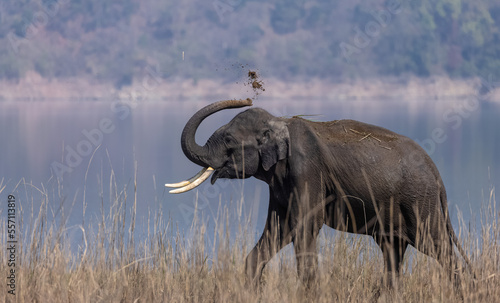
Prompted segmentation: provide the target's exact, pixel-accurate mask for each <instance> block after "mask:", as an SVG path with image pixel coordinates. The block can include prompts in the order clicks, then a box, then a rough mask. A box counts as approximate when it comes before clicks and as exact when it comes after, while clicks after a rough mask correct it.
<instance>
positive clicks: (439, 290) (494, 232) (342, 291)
mask: <svg viewBox="0 0 500 303" xmlns="http://www.w3.org/2000/svg"><path fill="white" fill-rule="evenodd" d="M113 186H115V187H113ZM22 188H23V186H19V187H18V189H17V192H19V193H20V197H18V198H17V200H18V201H17V204H18V205H17V220H18V221H19V222H16V224H17V225H16V228H17V234H18V240H19V242H18V243H17V247H16V248H17V250H16V254H15V258H16V267H15V270H16V272H15V279H16V280H15V295H12V294H9V293H8V290H10V288H8V286H7V283H8V279H7V277H8V275H9V271H10V269H12V267H8V261H9V258H10V254H9V251H8V250H7V249H8V243H7V240H8V239H7V235H8V233H7V222H6V221H7V208H5V207H4V208H2V214H1V216H0V218H1V220H0V237H1V243H2V244H1V245H2V247H1V249H0V258H1V260H2V262H1V265H0V266H1V272H2V275H1V276H2V277H3V279H4V280H3V281H1V282H0V298H3V299H4V301H5V302H377V301H378V302H457V301H460V300H461V298H460V295H459V294H457V292H456V291H455V289H454V287H453V283H452V282H451V281H450V280H449V279H448V278H447V275H446V272H445V270H443V268H441V267H440V266H439V265H438V263H437V262H436V261H435V260H434V259H431V258H429V257H427V256H425V255H423V254H421V253H419V252H417V251H416V250H415V249H411V250H408V251H407V253H406V256H405V261H404V265H403V273H402V275H401V277H400V278H399V280H398V283H397V284H396V288H395V289H394V290H391V291H389V290H387V289H386V288H385V287H384V286H383V283H382V280H381V277H382V272H383V260H382V254H381V252H380V249H379V248H378V246H377V245H376V244H375V243H374V242H373V240H372V239H371V238H370V237H367V236H352V235H348V234H346V233H341V232H336V233H331V232H328V233H325V232H322V233H321V235H320V236H321V239H320V241H318V242H319V247H318V251H319V252H320V259H319V260H320V266H319V268H320V270H319V273H318V275H319V279H318V280H317V283H316V285H314V286H313V288H312V289H310V290H309V291H305V290H304V289H303V288H302V286H301V285H302V284H301V283H300V282H299V280H298V279H297V273H296V268H295V257H294V255H293V250H291V249H289V248H290V247H287V248H288V249H284V251H282V252H281V253H280V254H278V255H277V256H276V257H275V258H274V259H273V260H272V261H271V262H270V263H269V264H268V266H267V267H266V269H265V271H264V276H263V283H262V285H261V287H260V289H259V290H258V291H253V290H251V289H249V288H247V287H246V286H245V278H244V274H243V268H244V259H245V256H246V254H247V253H248V252H249V251H250V249H251V248H252V246H253V245H254V243H255V242H254V241H255V239H254V237H253V234H252V232H250V231H249V230H248V229H247V226H248V224H246V223H245V222H247V221H246V220H245V219H244V218H243V217H239V216H237V215H234V214H232V213H231V212H230V211H229V210H228V209H224V208H221V209H219V212H218V214H217V218H216V222H217V223H218V224H217V225H216V226H215V227H212V228H208V227H207V224H205V223H204V221H203V220H197V219H195V220H194V222H193V223H192V227H191V231H187V232H186V233H185V234H183V233H181V232H179V231H178V230H177V228H176V222H175V221H174V220H166V219H165V218H167V217H168V216H167V215H164V214H163V213H161V212H157V210H152V212H151V213H154V215H153V214H152V215H151V216H150V218H149V219H148V223H150V224H147V226H151V228H150V229H148V231H147V232H146V233H145V234H144V236H141V237H140V238H138V237H137V236H136V237H135V238H134V236H133V235H134V229H135V228H136V227H135V225H136V224H139V223H140V222H136V220H135V210H136V208H137V207H138V204H139V202H138V201H137V200H136V198H135V196H132V197H127V195H125V194H124V192H123V191H121V190H119V189H118V187H116V185H113V184H112V185H111V186H110V188H111V190H110V191H111V192H114V193H115V194H113V195H112V197H110V200H109V201H104V200H103V201H102V207H101V210H100V214H99V215H98V216H96V217H95V220H91V222H88V223H87V222H84V223H82V225H80V226H67V224H66V223H64V222H65V219H64V218H59V220H52V219H50V218H51V217H54V215H53V214H52V213H53V212H54V209H55V210H57V207H55V206H54V205H59V204H60V203H61V201H57V199H59V198H58V197H57V193H55V194H54V193H53V192H49V191H48V190H46V189H43V188H42V189H40V188H35V189H34V188H33V187H32V186H26V185H24V188H26V189H22ZM2 189H3V190H5V187H3V186H2V185H1V184H0V193H1V191H2ZM33 192H34V193H33ZM21 196H23V197H21ZM38 197H40V199H41V204H42V207H40V208H39V209H33V208H30V207H29V205H30V203H31V202H36V201H34V200H36V199H38ZM54 197H55V198H54ZM30 199H32V200H33V201H30ZM54 199H55V200H56V201H54ZM21 200H23V201H22V205H23V207H20V205H21V203H20V202H19V201H21ZM4 202H6V201H2V203H4ZM38 202H40V201H38ZM73 202H76V203H81V201H73ZM483 204H484V207H483V208H482V212H481V214H475V217H476V219H477V220H480V224H478V225H480V230H476V229H474V228H472V227H471V229H470V230H469V227H468V226H469V225H468V224H466V223H464V222H463V220H462V224H461V226H455V227H454V228H455V231H456V233H457V234H458V235H459V237H460V240H461V242H462V243H463V245H464V248H465V250H466V252H467V254H468V255H469V257H470V259H471V260H472V264H473V268H474V271H475V273H476V279H473V276H472V274H471V273H469V272H468V271H465V272H464V273H463V276H462V289H463V294H464V298H463V300H464V301H466V302H499V300H500V224H499V223H500V222H499V217H500V213H499V210H497V209H496V208H495V205H496V200H495V194H494V190H491V192H490V195H489V197H487V198H485V201H483ZM61 213H64V212H61ZM56 217H57V216H56ZM126 217H127V220H125V218H126ZM126 222H127V223H126ZM230 222H231V226H235V224H234V223H235V222H236V223H238V222H239V225H238V226H239V228H234V229H230V228H229V227H228V226H229V223H230ZM143 223H144V222H143ZM473 225H474V224H471V226H473ZM23 226H24V228H21V227H23ZM75 229H76V230H77V231H78V232H79V233H80V234H81V235H82V236H81V242H80V243H79V249H77V252H75V250H74V249H71V248H70V246H71V245H75V244H74V243H73V244H72V243H71V241H70V240H69V237H68V236H67V235H68V231H69V230H75ZM258 229H259V230H260V227H259V228H258ZM187 235H189V236H187ZM208 239H210V240H208ZM229 239H231V240H229Z"/></svg>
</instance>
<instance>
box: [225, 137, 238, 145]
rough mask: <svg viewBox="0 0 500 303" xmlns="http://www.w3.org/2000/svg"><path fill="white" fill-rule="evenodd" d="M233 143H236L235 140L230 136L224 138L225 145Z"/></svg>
mask: <svg viewBox="0 0 500 303" xmlns="http://www.w3.org/2000/svg"><path fill="white" fill-rule="evenodd" d="M235 142H236V140H235V139H234V138H233V137H232V136H226V137H224V143H226V145H229V144H232V143H235Z"/></svg>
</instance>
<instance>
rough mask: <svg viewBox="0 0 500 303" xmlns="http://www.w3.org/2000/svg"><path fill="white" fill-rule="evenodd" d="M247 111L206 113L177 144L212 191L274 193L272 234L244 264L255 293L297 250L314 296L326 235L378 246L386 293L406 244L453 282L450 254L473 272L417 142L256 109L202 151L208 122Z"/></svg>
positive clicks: (345, 123)
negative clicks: (273, 266) (236, 182)
mask: <svg viewBox="0 0 500 303" xmlns="http://www.w3.org/2000/svg"><path fill="white" fill-rule="evenodd" d="M249 105H251V100H244V101H241V100H240V101H235V100H231V101H220V102H217V103H214V104H211V105H209V106H207V107H205V108H203V109H201V110H200V111H198V112H197V113H196V114H195V115H194V116H193V117H192V118H191V119H190V120H189V122H188V123H187V124H186V126H185V128H184V131H183V134H182V139H181V141H182V142H181V143H182V148H183V151H184V153H185V155H186V156H187V157H188V158H189V159H190V160H191V161H193V162H194V163H196V164H199V165H201V166H204V167H208V166H211V167H213V168H214V169H215V170H216V171H215V173H214V175H213V176H212V180H211V181H212V184H213V183H214V182H215V180H216V179H217V178H231V179H232V178H248V177H251V176H253V177H255V178H257V179H259V180H262V181H264V182H266V183H267V184H268V185H269V196H270V198H269V211H268V215H267V221H266V225H265V227H264V231H263V233H262V236H261V238H260V239H259V241H258V242H257V244H256V245H255V247H254V248H253V249H252V251H251V252H250V253H249V255H248V256H247V258H246V264H245V271H246V274H247V276H248V278H249V281H251V282H253V284H254V285H255V284H256V283H257V282H258V281H259V279H260V277H261V274H262V270H263V268H264V266H265V265H266V263H267V262H268V261H269V260H270V259H271V258H272V257H273V256H274V255H275V254H276V253H277V252H278V251H280V249H281V248H283V247H284V246H285V245H287V244H289V243H290V242H293V246H294V249H295V255H296V258H297V270H298V274H299V276H300V277H301V278H302V279H303V281H304V283H305V284H306V285H307V286H309V285H310V283H311V282H312V281H314V279H315V272H316V271H317V267H318V256H317V252H316V240H317V236H318V232H319V230H320V229H321V227H322V226H323V225H328V226H330V227H332V228H335V229H338V230H342V231H347V232H351V233H358V234H366V235H370V236H372V237H374V239H375V241H376V242H377V243H378V244H379V246H380V248H381V249H382V252H383V256H384V262H385V269H386V277H385V279H386V281H387V283H388V284H389V286H391V285H392V279H393V277H395V276H396V275H397V274H398V273H399V270H400V265H401V261H402V259H403V255H404V253H405V251H406V248H407V246H408V244H410V245H413V246H414V247H416V248H417V249H418V250H420V251H421V252H423V253H425V254H428V255H430V256H432V257H434V258H436V259H437V260H438V261H439V262H440V263H441V264H442V265H443V267H444V268H446V269H448V270H449V275H450V277H451V276H452V275H453V267H452V266H453V265H455V266H456V261H457V260H456V256H455V254H454V252H453V244H455V245H457V247H458V249H459V251H460V253H461V255H462V256H463V257H464V259H465V260H466V262H467V263H468V260H467V258H466V256H465V254H464V252H463V250H462V248H461V247H460V245H459V243H458V240H457V237H456V235H455V233H454V231H453V228H452V226H451V223H450V219H449V216H448V210H447V202H446V192H445V188H444V186H443V182H442V180H441V177H440V175H439V172H438V170H437V168H436V166H435V165H434V163H433V162H432V160H431V159H430V157H429V156H428V155H427V154H426V153H425V151H424V150H423V149H422V148H421V147H420V146H419V145H418V144H416V143H415V142H414V141H412V140H411V139H409V138H407V137H405V136H402V135H399V134H396V133H394V132H392V131H389V130H387V129H384V128H381V127H378V126H374V125H369V124H365V123H361V122H358V121H353V120H340V121H331V122H312V121H308V120H305V119H301V118H299V117H293V118H291V119H284V118H278V117H274V116H272V115H271V114H269V113H268V112H266V111H265V110H263V109H260V108H251V109H248V110H246V111H244V112H241V113H239V114H238V115H236V116H235V117H234V118H233V120H231V122H229V123H228V124H226V125H224V126H222V127H221V128H219V129H218V130H217V131H216V132H215V133H214V134H213V135H212V136H211V137H210V138H209V139H208V141H207V143H206V144H205V146H199V145H197V144H196V142H195V139H194V138H195V132H196V129H197V127H198V126H199V124H200V123H201V122H202V121H203V119H205V118H206V117H207V116H209V115H211V114H213V113H215V112H217V111H219V110H222V109H225V108H236V107H243V106H249ZM368 134H369V135H368ZM424 238H425V239H426V240H432V242H429V241H422V239H424ZM429 243H432V244H431V245H429ZM426 244H427V245H426ZM454 277H455V283H459V281H458V276H457V274H456V273H455V275H454Z"/></svg>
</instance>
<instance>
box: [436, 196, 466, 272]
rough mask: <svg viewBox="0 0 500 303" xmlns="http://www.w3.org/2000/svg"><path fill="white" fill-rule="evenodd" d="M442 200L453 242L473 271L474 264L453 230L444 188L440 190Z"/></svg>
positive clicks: (447, 226) (447, 227)
mask: <svg viewBox="0 0 500 303" xmlns="http://www.w3.org/2000/svg"><path fill="white" fill-rule="evenodd" d="M440 200H441V208H442V210H443V214H444V216H445V217H446V229H447V230H448V234H449V235H450V238H451V240H452V241H453V243H455V245H456V246H457V249H458V252H459V253H460V255H461V256H462V258H463V259H464V260H465V263H466V264H467V267H468V268H469V270H470V271H471V272H472V264H471V262H470V260H469V257H467V254H466V253H465V250H464V249H463V247H462V245H461V244H460V242H459V241H458V237H457V235H456V234H455V231H454V230H453V226H452V225H451V219H450V213H449V212H448V199H447V198H446V191H445V190H444V188H443V190H440Z"/></svg>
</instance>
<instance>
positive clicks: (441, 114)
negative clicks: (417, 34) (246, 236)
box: [0, 100, 500, 234]
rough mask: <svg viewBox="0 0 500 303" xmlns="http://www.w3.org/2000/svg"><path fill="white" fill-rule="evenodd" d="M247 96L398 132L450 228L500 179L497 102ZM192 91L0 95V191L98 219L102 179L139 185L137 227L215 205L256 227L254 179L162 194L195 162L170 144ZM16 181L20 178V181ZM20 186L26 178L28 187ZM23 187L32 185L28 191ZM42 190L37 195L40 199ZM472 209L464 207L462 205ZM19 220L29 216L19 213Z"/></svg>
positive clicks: (190, 107) (177, 220) (182, 224)
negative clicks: (52, 97)
mask: <svg viewBox="0 0 500 303" xmlns="http://www.w3.org/2000/svg"><path fill="white" fill-rule="evenodd" d="M254 103H255V105H256V106H260V107H263V108H265V109H268V110H269V111H270V112H271V113H273V114H275V115H278V116H293V115H297V114H318V115H317V116H311V117H309V118H310V119H314V120H320V121H328V120H334V119H356V120H360V121H363V122H367V123H372V124H376V125H380V126H383V127H386V128H388V129H391V130H393V131H395V132H398V133H400V134H403V135H406V136H408V137H410V138H412V139H415V140H418V142H419V143H420V144H421V145H422V146H424V148H426V150H427V151H428V152H429V154H430V155H431V157H432V159H433V160H434V161H435V163H436V165H437V167H438V169H439V171H440V172H441V176H442V178H443V180H444V183H445V186H446V189H447V192H448V197H449V205H450V213H451V215H452V222H453V225H454V226H457V225H458V219H457V214H458V212H459V211H460V212H463V215H464V217H465V219H466V221H468V220H470V219H473V218H477V216H478V212H479V210H480V207H481V203H487V202H488V199H489V195H490V192H491V190H492V189H493V188H495V187H496V188H499V185H500V159H499V157H498V155H500V132H498V130H499V129H500V121H499V120H498V117H500V106H498V105H495V104H492V103H487V102H477V101H474V100H472V101H471V100H469V101H466V100H455V101H425V100H422V101H411V102H410V101H400V102H393V101H366V100H365V101H336V102H333V101H328V102H322V101H306V100H292V101H279V100H264V101H259V100H257V101H255V102H254ZM206 104H207V102H202V101H198V102H195V101H175V102H153V101H148V102H143V103H139V104H123V103H113V102H92V101H87V102H55V101H54V102H49V101H45V102H16V103H14V102H2V103H0V127H1V130H2V131H1V132H0V144H1V146H2V147H1V149H2V153H1V155H2V156H1V157H0V172H1V176H0V178H4V181H3V184H4V185H5V186H6V187H5V189H4V190H3V191H1V193H0V201H7V195H8V194H11V193H13V194H14V195H16V196H17V197H18V203H20V205H21V206H22V207H23V208H24V209H29V208H31V207H33V208H34V210H35V211H37V209H38V208H39V207H40V201H41V198H40V195H39V192H38V189H40V190H46V191H48V192H51V193H53V195H54V196H57V197H65V200H64V201H65V202H64V207H61V201H60V200H58V199H49V205H48V207H49V209H51V212H50V213H52V216H53V219H54V220H60V219H61V218H62V217H65V218H66V219H67V225H68V226H74V225H79V224H82V223H84V222H89V221H92V220H95V219H96V218H98V217H99V211H100V208H101V206H103V207H104V209H109V203H110V199H109V197H110V195H111V193H110V192H111V191H112V190H111V189H110V182H111V181H110V180H113V179H112V176H114V178H115V180H113V182H116V184H117V188H118V191H120V190H124V192H126V193H127V195H128V201H129V202H127V207H132V202H131V201H133V197H134V183H135V182H136V183H137V201H138V204H137V216H136V220H137V226H138V229H137V233H138V234H141V233H143V232H144V229H145V228H146V224H147V223H146V222H147V219H148V216H150V215H151V214H154V213H156V212H158V210H159V209H160V208H161V209H162V210H163V213H164V216H165V220H169V219H170V220H172V221H173V223H174V224H176V225H177V226H178V227H179V229H180V230H187V229H188V228H189V227H190V225H191V223H192V220H193V215H194V207H195V203H196V202H195V201H198V209H199V210H200V211H199V214H201V215H202V217H203V218H205V220H206V222H207V223H208V224H209V226H210V224H212V225H211V226H212V227H213V217H214V216H215V214H216V213H217V209H218V208H219V202H220V204H221V205H222V206H224V205H227V206H229V207H230V208H238V201H239V200H240V199H241V197H244V203H243V206H242V208H241V209H239V210H238V211H240V212H241V213H245V214H247V215H248V214H252V220H251V227H252V229H253V230H254V232H255V233H260V232H261V230H262V228H263V226H264V222H265V219H266V213H267V205H268V200H267V199H268V198H267V197H268V193H267V185H266V184H264V183H263V182H261V181H258V180H255V179H253V178H252V179H247V180H245V181H244V182H242V181H239V180H233V181H226V180H218V181H217V183H216V184H215V185H214V186H212V185H210V183H209V182H206V183H205V184H202V185H201V186H200V187H199V190H198V191H192V192H189V193H185V194H181V195H171V194H168V190H166V189H165V188H164V186H163V184H164V183H171V182H177V181H181V180H184V179H186V178H188V177H191V176H192V175H194V174H195V173H196V172H198V170H199V167H198V166H197V165H195V164H193V163H191V162H189V161H188V160H187V159H186V158H185V157H184V155H183V153H182V151H181V148H180V143H179V141H180V134H181V132H182V129H183V127H184V124H185V123H186V121H187V120H188V119H189V117H190V116H191V115H192V114H193V113H194V112H195V111H196V110H198V109H199V108H201V107H202V106H204V105H206ZM239 111H240V110H226V111H223V112H221V113H218V114H216V115H215V116H212V117H209V118H208V119H207V120H206V121H205V122H204V123H203V124H202V127H201V128H200V129H199V131H198V134H197V141H198V143H200V144H203V143H204V142H205V140H206V139H207V138H208V137H209V136H210V134H211V133H212V132H213V131H214V130H216V129H217V128H218V127H220V126H221V125H222V124H224V123H227V122H228V121H229V120H230V119H231V118H232V117H233V116H234V115H235V114H236V113H237V112H239ZM20 180H24V181H23V182H24V183H23V182H21V183H19V181H20ZM26 184H30V185H26ZM27 192H29V193H32V194H33V197H35V198H34V199H31V198H30V197H29V195H28V194H27ZM39 198H40V199H39ZM471 212H472V213H471ZM26 221H27V220H26Z"/></svg>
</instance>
